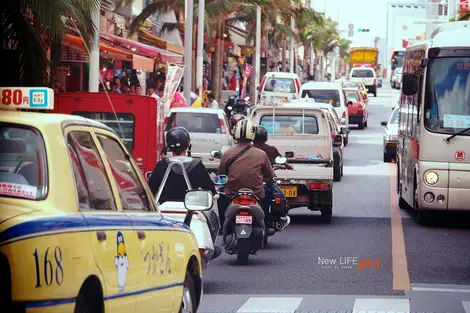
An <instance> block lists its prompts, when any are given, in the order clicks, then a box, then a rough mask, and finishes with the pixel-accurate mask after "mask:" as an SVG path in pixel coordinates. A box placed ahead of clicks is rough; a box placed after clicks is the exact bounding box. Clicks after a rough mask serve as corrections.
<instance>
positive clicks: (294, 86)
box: [256, 72, 301, 105]
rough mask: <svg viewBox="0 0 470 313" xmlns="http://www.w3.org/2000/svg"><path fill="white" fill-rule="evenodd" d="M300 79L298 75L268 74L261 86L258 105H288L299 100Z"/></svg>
mask: <svg viewBox="0 0 470 313" xmlns="http://www.w3.org/2000/svg"><path fill="white" fill-rule="evenodd" d="M300 85H301V84H300V79H299V76H298V75H297V74H294V73H284V72H268V73H266V74H265V75H264V77H263V80H262V81H261V84H260V86H259V96H258V100H257V102H256V104H257V105H258V104H261V105H266V104H268V105H271V104H281V103H288V102H291V101H292V100H296V99H298V98H299V92H300Z"/></svg>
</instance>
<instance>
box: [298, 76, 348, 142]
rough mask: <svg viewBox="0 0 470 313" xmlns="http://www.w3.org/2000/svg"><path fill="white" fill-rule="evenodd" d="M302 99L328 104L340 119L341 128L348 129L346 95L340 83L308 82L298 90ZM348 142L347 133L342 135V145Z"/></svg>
mask: <svg viewBox="0 0 470 313" xmlns="http://www.w3.org/2000/svg"><path fill="white" fill-rule="evenodd" d="M300 97H301V98H302V99H313V100H314V101H315V102H321V103H330V104H331V105H332V106H333V108H334V109H335V111H336V114H337V115H338V117H339V118H340V121H341V127H344V128H346V129H349V115H348V108H347V106H346V105H347V100H346V94H345V93H344V90H343V87H342V85H341V84H340V83H330V82H310V83H306V84H303V85H302V88H300ZM348 142H349V133H347V134H346V135H344V145H345V146H346V145H347V144H348Z"/></svg>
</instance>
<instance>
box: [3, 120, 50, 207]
mask: <svg viewBox="0 0 470 313" xmlns="http://www.w3.org/2000/svg"><path fill="white" fill-rule="evenodd" d="M45 158H46V153H45V150H44V142H43V139H42V137H41V135H40V134H39V132H38V131H36V130H33V129H31V128H27V127H25V126H22V125H16V124H8V123H0V197H14V198H24V199H30V200H39V199H42V198H43V197H44V194H45V190H46V188H45V187H46V186H45V184H46V174H47V171H46V168H45V167H46V165H45V164H46V163H45V160H46V159H45ZM0 211H1V209H0Z"/></svg>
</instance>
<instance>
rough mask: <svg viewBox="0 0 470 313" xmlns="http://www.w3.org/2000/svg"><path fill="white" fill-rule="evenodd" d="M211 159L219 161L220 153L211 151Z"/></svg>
mask: <svg viewBox="0 0 470 313" xmlns="http://www.w3.org/2000/svg"><path fill="white" fill-rule="evenodd" d="M211 157H213V158H214V159H221V158H222V152H220V151H219V150H212V151H211Z"/></svg>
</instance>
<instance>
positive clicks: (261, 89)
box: [258, 77, 266, 95]
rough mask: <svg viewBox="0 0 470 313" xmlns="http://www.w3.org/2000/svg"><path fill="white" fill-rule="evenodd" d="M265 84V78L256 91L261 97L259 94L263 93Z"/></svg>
mask: <svg viewBox="0 0 470 313" xmlns="http://www.w3.org/2000/svg"><path fill="white" fill-rule="evenodd" d="M265 83H266V77H264V78H263V80H262V81H261V84H260V85H259V88H258V91H259V94H260V95H261V92H262V91H263V88H264V84H265Z"/></svg>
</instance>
